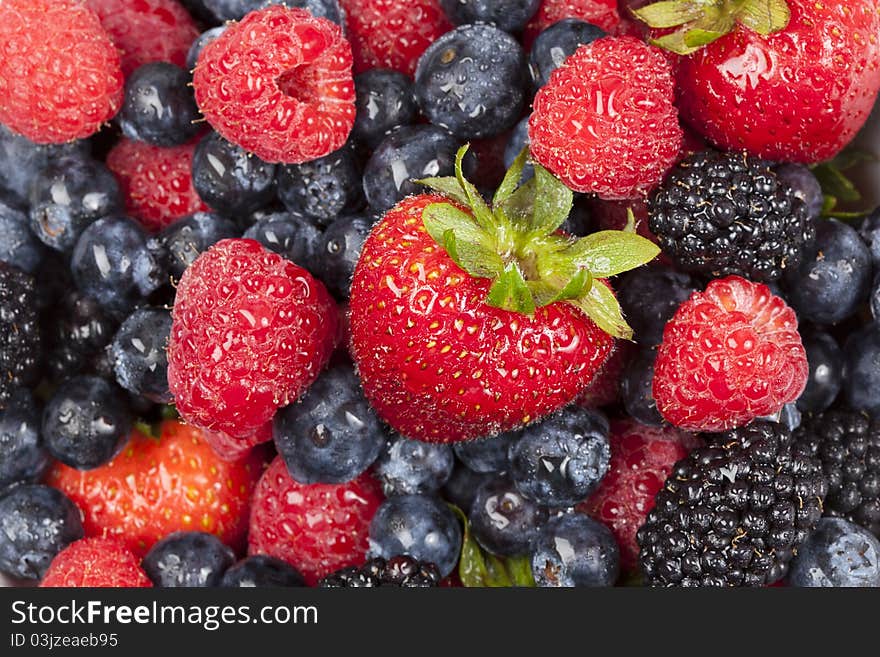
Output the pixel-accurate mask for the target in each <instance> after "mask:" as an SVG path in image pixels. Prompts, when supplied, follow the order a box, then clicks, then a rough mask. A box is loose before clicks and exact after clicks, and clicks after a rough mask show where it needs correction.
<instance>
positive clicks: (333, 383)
mask: <svg viewBox="0 0 880 657" xmlns="http://www.w3.org/2000/svg"><path fill="white" fill-rule="evenodd" d="M272 433H273V436H274V438H275V447H276V448H277V449H278V453H279V454H280V455H281V456H282V458H283V459H284V462H285V463H286V464H287V469H288V471H289V472H290V476H291V477H293V478H294V479H296V480H297V481H298V482H300V483H303V484H313V483H317V482H321V483H330V484H339V483H343V482H346V481H351V480H352V479H354V478H355V477H357V476H358V475H359V474H361V473H362V472H363V471H364V470H366V469H367V468H368V467H370V465H371V464H372V463H373V461H375V460H376V457H377V456H379V452H380V451H381V449H382V445H383V444H384V443H385V438H386V436H387V434H386V433H385V429H384V428H383V426H382V424H381V423H380V422H379V419H378V418H377V417H376V415H375V413H373V410H372V409H371V408H370V405H369V403H368V402H367V400H366V399H365V398H364V395H363V392H362V391H361V387H360V381H359V380H358V378H357V375H356V374H355V373H354V370H353V369H352V367H351V366H350V365H347V364H341V365H336V366H335V367H332V368H331V369H329V370H327V371H326V372H324V373H323V374H322V375H321V376H320V377H318V380H317V381H315V383H313V384H312V386H311V387H310V388H309V389H308V391H307V392H306V394H305V395H303V396H302V397H301V398H300V399H299V400H298V401H296V402H294V403H293V404H290V405H289V406H287V407H285V408H283V409H281V410H280V411H279V412H278V413H277V414H276V416H275V421H274V423H273V431H272Z"/></svg>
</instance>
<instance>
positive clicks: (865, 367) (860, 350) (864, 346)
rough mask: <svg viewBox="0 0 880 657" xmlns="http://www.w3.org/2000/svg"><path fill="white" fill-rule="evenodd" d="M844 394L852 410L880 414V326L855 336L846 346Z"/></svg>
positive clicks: (866, 329)
mask: <svg viewBox="0 0 880 657" xmlns="http://www.w3.org/2000/svg"><path fill="white" fill-rule="evenodd" d="M843 353H844V358H845V364H844V376H843V392H844V394H845V395H846V400H847V402H848V403H849V405H850V407H852V408H854V409H856V410H860V411H867V412H868V413H870V414H872V415H880V326H878V325H877V324H871V325H869V326H866V327H865V328H863V329H862V330H860V331H858V332H857V333H854V334H852V335H851V336H850V337H849V338H848V339H847V341H846V344H845V345H844V347H843Z"/></svg>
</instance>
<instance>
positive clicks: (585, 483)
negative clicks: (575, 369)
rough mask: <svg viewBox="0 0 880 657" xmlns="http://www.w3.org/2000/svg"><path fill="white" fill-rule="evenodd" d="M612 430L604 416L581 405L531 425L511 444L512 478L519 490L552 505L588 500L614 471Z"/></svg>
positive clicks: (537, 501) (559, 505) (573, 503)
mask: <svg viewBox="0 0 880 657" xmlns="http://www.w3.org/2000/svg"><path fill="white" fill-rule="evenodd" d="M608 432H609V428H608V420H607V418H606V417H605V416H604V415H602V414H601V413H599V412H598V411H590V410H587V409H584V408H580V407H578V406H571V407H569V408H567V409H563V410H562V411H560V412H559V413H557V414H555V415H553V416H551V417H549V418H548V419H546V420H544V421H543V422H541V423H540V424H536V425H532V426H529V427H527V428H525V429H524V430H523V431H522V436H521V437H520V439H519V440H518V441H516V442H515V443H514V444H513V445H511V446H510V455H509V458H510V477H511V479H513V482H514V484H515V485H516V488H517V490H518V491H519V492H520V493H522V494H523V495H524V496H525V497H527V498H528V499H530V500H532V501H533V502H536V503H537V504H541V505H544V506H550V507H569V506H574V505H575V504H578V503H580V502H582V501H584V500H585V499H586V498H587V496H588V495H589V494H590V493H592V492H593V491H594V490H595V489H596V487H597V486H598V485H599V482H600V481H601V480H602V477H604V476H605V473H606V472H608V466H609V462H610V460H611V448H610V447H609V445H608Z"/></svg>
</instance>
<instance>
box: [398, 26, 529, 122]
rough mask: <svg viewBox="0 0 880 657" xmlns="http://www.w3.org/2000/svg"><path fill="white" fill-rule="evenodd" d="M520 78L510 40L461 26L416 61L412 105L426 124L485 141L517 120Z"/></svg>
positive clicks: (519, 54)
mask: <svg viewBox="0 0 880 657" xmlns="http://www.w3.org/2000/svg"><path fill="white" fill-rule="evenodd" d="M526 78H527V73H526V63H525V55H524V54H523V50H522V47H521V46H520V45H519V43H518V42H517V41H516V39H514V38H513V37H512V36H510V35H509V34H507V32H503V31H501V30H499V29H498V28H495V27H492V26H491V25H484V24H476V25H463V26H461V27H457V28H455V29H454V30H452V31H451V32H447V33H446V34H444V35H443V36H441V37H440V38H439V39H437V40H436V41H435V42H434V43H432V44H431V45H430V46H429V47H428V49H427V50H426V51H425V52H424V53H423V54H422V56H421V57H420V58H419V63H418V66H417V67H416V74H415V81H416V101H417V102H418V104H419V107H420V108H421V110H422V113H423V114H424V115H425V116H426V117H428V120H430V121H431V123H433V124H434V125H438V126H441V127H444V128H446V129H447V130H449V131H450V132H451V133H452V134H453V135H455V136H456V137H458V138H459V139H480V138H483V137H491V136H493V135H499V134H501V133H502V132H505V131H506V130H509V129H510V128H512V127H513V126H514V125H516V122H517V121H519V118H520V116H521V115H522V109H523V106H524V105H525V100H526V86H527V84H526Z"/></svg>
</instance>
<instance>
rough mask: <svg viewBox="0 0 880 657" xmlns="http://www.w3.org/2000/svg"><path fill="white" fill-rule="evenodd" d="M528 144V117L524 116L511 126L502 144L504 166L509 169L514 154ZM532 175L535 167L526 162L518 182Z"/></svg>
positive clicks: (514, 157)
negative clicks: (511, 128)
mask: <svg viewBox="0 0 880 657" xmlns="http://www.w3.org/2000/svg"><path fill="white" fill-rule="evenodd" d="M528 145H529V117H525V118H524V119H522V120H521V121H520V122H519V123H517V124H516V126H515V127H514V128H513V130H512V131H511V133H510V137H509V138H508V139H507V144H506V145H505V146H504V168H505V169H509V168H510V167H511V166H513V161H514V160H515V159H516V156H517V155H519V154H520V153H521V152H522V150H523V149H524V148H527V147H528ZM534 175H535V168H534V167H533V166H532V165H531V163H526V165H525V167H523V173H522V177H521V178H520V182H522V183H524V182H526V181H527V180H530V179H531V178H532V176H534Z"/></svg>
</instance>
